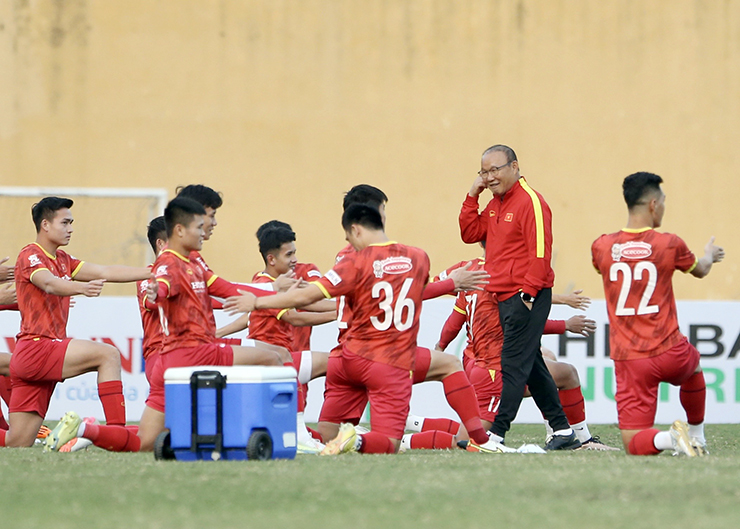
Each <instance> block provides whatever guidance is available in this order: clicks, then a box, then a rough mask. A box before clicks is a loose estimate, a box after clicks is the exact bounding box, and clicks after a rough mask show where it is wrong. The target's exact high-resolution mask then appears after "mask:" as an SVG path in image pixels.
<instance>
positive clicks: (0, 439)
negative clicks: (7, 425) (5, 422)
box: [0, 430, 8, 446]
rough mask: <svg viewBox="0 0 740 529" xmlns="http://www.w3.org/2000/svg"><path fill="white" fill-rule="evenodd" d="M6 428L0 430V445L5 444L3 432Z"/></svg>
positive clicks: (5, 431)
mask: <svg viewBox="0 0 740 529" xmlns="http://www.w3.org/2000/svg"><path fill="white" fill-rule="evenodd" d="M6 433H8V432H7V430H0V446H5V434H6Z"/></svg>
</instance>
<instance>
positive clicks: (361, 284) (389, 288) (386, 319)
mask: <svg viewBox="0 0 740 529" xmlns="http://www.w3.org/2000/svg"><path fill="white" fill-rule="evenodd" d="M345 261H351V262H352V263H353V266H352V268H354V270H355V273H356V277H355V278H352V281H353V284H354V288H353V289H352V290H351V291H350V292H347V293H346V302H347V305H348V306H349V307H350V308H351V309H352V320H351V323H350V328H349V332H348V335H347V337H346V340H345V345H346V348H347V349H348V350H350V351H352V352H354V353H355V354H358V355H360V356H364V357H367V358H371V359H373V360H375V361H379V362H383V363H388V364H390V365H395V366H397V367H402V368H404V369H412V368H413V359H414V351H415V350H416V337H417V335H418V332H419V315H420V312H421V303H422V292H423V290H424V286H425V285H426V283H427V282H428V280H429V257H428V256H427V254H426V253H425V252H424V251H423V250H421V249H419V248H414V247H413V246H406V245H403V244H398V243H394V242H389V243H386V244H378V245H371V246H368V247H367V248H365V249H364V250H362V251H361V252H357V253H356V254H354V255H349V256H347V257H345V258H344V259H343V260H342V261H340V262H339V263H338V265H337V266H336V267H335V269H334V270H337V269H339V268H340V267H342V265H344V264H345ZM326 277H327V279H328V280H329V281H332V279H333V278H332V277H331V276H330V273H327V276H326Z"/></svg>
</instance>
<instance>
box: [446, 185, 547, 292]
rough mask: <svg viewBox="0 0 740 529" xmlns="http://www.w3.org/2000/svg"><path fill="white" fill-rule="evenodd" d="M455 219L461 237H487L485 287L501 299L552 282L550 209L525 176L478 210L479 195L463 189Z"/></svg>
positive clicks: (466, 239)
mask: <svg viewBox="0 0 740 529" xmlns="http://www.w3.org/2000/svg"><path fill="white" fill-rule="evenodd" d="M458 220H459V223H460V234H461V237H462V240H463V242H466V243H474V242H480V241H487V244H486V271H487V272H488V273H489V274H490V275H491V279H490V280H489V283H488V285H487V286H486V290H488V291H489V292H493V293H494V294H498V297H499V299H501V300H505V299H508V298H510V297H512V296H514V295H516V294H518V293H519V292H520V291H522V292H525V293H527V294H530V295H532V296H536V295H537V293H538V292H539V291H540V290H542V289H544V288H551V287H552V286H553V282H554V280H555V273H554V272H553V270H552V267H551V266H550V258H551V254H552V212H551V211H550V207H549V206H548V205H547V202H545V199H544V198H543V197H542V195H540V194H539V193H538V192H537V191H535V190H534V189H532V188H531V187H529V184H527V181H526V180H525V179H524V178H520V179H519V180H517V182H516V183H515V184H514V186H513V187H512V188H511V189H509V190H508V191H507V192H506V193H504V195H494V196H493V199H492V200H491V201H490V202H489V203H488V205H487V206H486V207H485V208H484V209H483V211H482V212H481V213H480V214H479V213H478V197H475V198H474V197H471V196H470V195H466V197H465V201H464V202H463V205H462V209H461V210H460V216H459V219H458Z"/></svg>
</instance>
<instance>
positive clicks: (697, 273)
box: [691, 237, 725, 279]
mask: <svg viewBox="0 0 740 529" xmlns="http://www.w3.org/2000/svg"><path fill="white" fill-rule="evenodd" d="M724 258H725V250H724V248H722V247H721V246H717V245H715V244H714V237H712V238H711V239H709V242H708V243H707V244H706V246H704V255H703V256H702V257H701V258H700V259H699V260H698V261H697V263H696V266H695V267H694V269H693V270H692V271H691V275H692V276H694V277H698V278H699V279H701V278H702V277H706V275H707V274H709V271H710V270H711V269H712V265H713V264H714V263H719V262H720V261H721V260H722V259H724Z"/></svg>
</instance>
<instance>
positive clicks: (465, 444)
mask: <svg viewBox="0 0 740 529" xmlns="http://www.w3.org/2000/svg"><path fill="white" fill-rule="evenodd" d="M457 447H458V448H460V449H462V450H467V449H468V442H467V441H458V442H457Z"/></svg>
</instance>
